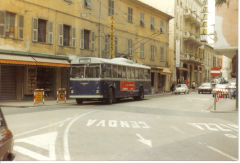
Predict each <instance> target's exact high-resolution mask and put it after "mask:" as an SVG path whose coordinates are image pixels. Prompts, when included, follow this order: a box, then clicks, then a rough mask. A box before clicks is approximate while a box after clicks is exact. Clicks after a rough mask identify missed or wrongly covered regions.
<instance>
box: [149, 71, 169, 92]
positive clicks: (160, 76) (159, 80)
mask: <svg viewBox="0 0 240 163" xmlns="http://www.w3.org/2000/svg"><path fill="white" fill-rule="evenodd" d="M170 76H171V72H170V70H169V68H164V67H152V68H151V81H152V89H153V93H164V92H166V91H170Z"/></svg>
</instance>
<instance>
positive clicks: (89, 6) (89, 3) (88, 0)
mask: <svg viewBox="0 0 240 163" xmlns="http://www.w3.org/2000/svg"><path fill="white" fill-rule="evenodd" d="M86 3H87V7H88V8H91V6H92V5H91V0H86Z"/></svg>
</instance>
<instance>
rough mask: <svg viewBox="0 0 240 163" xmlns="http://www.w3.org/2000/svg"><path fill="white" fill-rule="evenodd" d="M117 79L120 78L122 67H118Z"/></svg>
mask: <svg viewBox="0 0 240 163" xmlns="http://www.w3.org/2000/svg"><path fill="white" fill-rule="evenodd" d="M117 73H118V78H122V66H118V71H117Z"/></svg>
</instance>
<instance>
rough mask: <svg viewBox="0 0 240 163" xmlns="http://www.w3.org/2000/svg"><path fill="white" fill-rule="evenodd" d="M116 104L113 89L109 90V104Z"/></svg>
mask: <svg viewBox="0 0 240 163" xmlns="http://www.w3.org/2000/svg"><path fill="white" fill-rule="evenodd" d="M114 102H115V98H114V92H113V89H112V88H109V90H108V98H107V104H112V103H114Z"/></svg>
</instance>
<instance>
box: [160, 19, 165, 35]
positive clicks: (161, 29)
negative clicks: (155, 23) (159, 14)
mask: <svg viewBox="0 0 240 163" xmlns="http://www.w3.org/2000/svg"><path fill="white" fill-rule="evenodd" d="M160 33H164V22H163V21H161V23H160Z"/></svg>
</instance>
